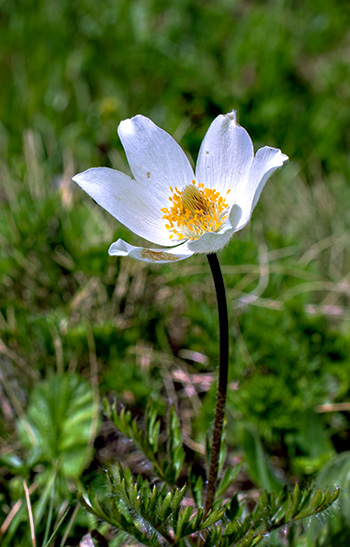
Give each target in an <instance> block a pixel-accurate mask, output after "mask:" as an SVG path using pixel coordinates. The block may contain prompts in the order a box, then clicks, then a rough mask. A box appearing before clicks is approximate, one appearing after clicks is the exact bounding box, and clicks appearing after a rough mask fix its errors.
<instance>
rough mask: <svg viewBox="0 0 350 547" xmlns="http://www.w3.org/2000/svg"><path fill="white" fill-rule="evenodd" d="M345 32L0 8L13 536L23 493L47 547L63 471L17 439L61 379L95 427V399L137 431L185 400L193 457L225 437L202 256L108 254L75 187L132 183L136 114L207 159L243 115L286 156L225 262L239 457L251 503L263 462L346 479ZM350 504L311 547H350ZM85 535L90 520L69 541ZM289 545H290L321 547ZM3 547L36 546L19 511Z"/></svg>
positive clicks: (63, 488) (222, 4) (231, 423)
mask: <svg viewBox="0 0 350 547" xmlns="http://www.w3.org/2000/svg"><path fill="white" fill-rule="evenodd" d="M349 20H350V10H349V6H348V2H345V1H340V2H337V3H334V2H331V1H330V0H319V1H315V0H313V1H312V0H307V1H304V2H291V1H289V2H288V1H279V0H274V1H271V2H267V3H264V4H262V3H260V2H257V1H252V2H250V3H246V2H239V1H229V0H218V1H217V2H215V3H214V2H210V1H206V2H201V1H199V0H198V1H194V0H179V1H178V2H176V3H174V2H170V1H169V0H153V1H152V0H136V1H133V2H131V1H127V0H124V1H122V0H121V1H112V0H108V1H106V2H104V3H103V4H96V3H95V2H93V1H90V0H79V1H77V2H68V1H66V0H62V1H60V2H54V1H50V0H39V1H37V2H28V1H27V2H23V1H20V0H18V1H15V2H6V0H3V1H0V72H1V74H2V82H3V84H2V89H1V94H0V112H1V116H0V119H1V122H0V154H1V163H0V283H1V289H0V359H1V361H0V363H1V365H0V366H1V393H0V400H1V403H0V436H1V441H0V465H1V466H2V471H4V473H3V475H2V476H3V478H1V479H0V487H1V488H0V527H1V524H2V523H3V522H4V520H5V519H6V517H7V516H8V515H9V513H10V510H11V508H12V507H13V506H14V504H15V503H16V502H17V501H18V500H21V499H22V500H24V494H23V485H22V481H23V479H25V480H26V481H27V484H28V486H30V485H32V486H33V487H34V486H35V488H34V491H33V500H32V501H33V509H34V513H35V515H34V516H35V519H36V522H37V534H38V537H39V544H40V541H42V540H43V537H44V533H45V526H46V520H45V519H47V507H46V502H47V500H48V499H49V496H50V491H49V488H50V487H49V486H47V484H49V485H50V484H52V483H50V481H49V482H48V483H47V484H46V487H45V484H44V482H45V481H44V480H42V478H41V476H43V477H51V480H52V481H53V477H54V470H55V463H54V461H53V460H52V461H51V463H48V461H47V459H45V457H44V456H45V450H42V452H40V454H39V456H40V458H41V459H40V458H39V460H38V459H36V457H37V456H38V454H36V456H35V457H34V456H33V455H32V453H31V451H30V450H29V447H28V442H26V441H25V438H24V436H23V435H24V434H23V424H27V433H28V423H29V424H30V416H31V415H32V414H31V413H32V412H34V410H35V405H36V404H39V402H38V401H40V400H41V399H40V397H39V395H38V393H39V392H40V393H45V389H47V382H49V381H51V380H50V378H53V377H55V378H57V377H61V378H68V377H69V375H73V376H72V377H74V378H78V380H77V381H78V382H81V386H82V387H81V388H80V389H82V390H83V389H84V386H86V385H88V384H87V381H88V382H89V383H90V385H91V397H92V399H93V401H94V409H95V410H94V412H93V413H92V415H93V416H96V408H97V407H96V405H97V400H98V397H101V396H102V395H104V394H115V395H116V396H117V397H118V399H119V400H120V401H124V403H126V404H127V405H130V407H131V408H132V409H133V412H135V413H136V414H138V413H140V414H142V409H143V408H144V407H145V405H146V403H147V400H148V399H149V397H150V396H153V397H154V398H155V400H156V401H157V405H158V407H159V409H160V410H161V411H162V412H164V413H165V412H166V410H165V409H166V407H167V404H168V400H169V399H174V397H175V399H176V403H177V405H178V408H179V411H180V416H183V419H184V424H185V427H186V435H187V437H188V439H190V441H191V442H193V441H195V442H197V443H199V442H203V440H204V435H205V433H206V431H207V430H208V423H211V422H212V413H213V400H214V393H215V386H213V385H212V379H213V378H214V376H213V375H209V381H207V380H208V374H209V373H213V372H214V371H215V368H216V364H217V351H218V350H217V336H218V327H217V316H216V309H215V295H214V291H213V286H212V281H211V278H210V273H209V269H208V266H207V264H206V261H205V259H204V257H203V256H197V257H193V258H191V259H190V260H188V261H185V262H182V263H178V264H174V265H171V266H169V265H165V266H159V265H158V266H157V265H155V266H153V267H148V266H147V265H145V264H142V263H137V262H133V261H131V260H129V259H124V260H120V259H114V258H113V259H112V258H109V257H108V255H107V249H108V246H109V244H110V243H111V242H112V241H113V240H114V239H116V238H117V237H123V238H127V239H128V241H130V242H136V241H137V239H136V237H135V236H133V235H132V234H129V233H128V232H127V230H126V229H125V228H123V227H122V226H120V225H118V223H117V222H116V221H114V220H113V219H111V218H110V217H109V216H108V214H107V213H105V212H104V211H102V210H101V209H100V208H98V206H96V205H94V204H93V202H92V201H91V200H90V199H89V198H88V197H87V196H86V195H84V194H83V193H82V192H81V191H80V190H79V189H78V188H77V187H75V186H74V183H72V182H71V177H72V175H73V174H75V173H76V172H78V171H80V170H83V169H86V168H88V167H90V166H93V165H106V166H112V167H115V168H118V169H121V170H125V171H127V170H128V167H127V165H126V162H125V157H124V153H123V151H122V147H121V144H120V142H119V140H118V138H117V134H116V128H117V126H118V124H119V122H120V121H121V120H122V119H124V118H126V117H130V116H133V115H135V114H137V113H142V114H144V115H147V116H149V117H150V118H151V119H152V120H153V121H154V122H155V123H157V124H158V125H160V126H161V127H163V128H164V129H165V130H167V131H169V132H170V133H171V134H173V135H174V136H175V138H176V139H177V140H178V141H179V142H180V143H181V145H182V146H183V147H184V149H185V150H186V151H188V152H189V153H190V154H191V155H192V157H193V158H194V159H195V158H196V154H197V152H198V149H199V145H200V142H201V139H202V138H203V136H204V134H205V131H206V130H207V128H208V126H209V124H210V122H211V121H212V119H213V118H214V117H215V116H216V115H217V114H219V113H224V112H228V111H230V110H231V109H232V108H235V109H237V110H238V115H239V120H240V123H241V124H242V125H243V126H244V127H245V128H246V129H247V130H248V131H249V133H250V134H251V136H252V138H253V140H254V144H255V147H256V148H259V147H260V146H263V145H271V146H276V147H278V148H281V149H282V151H283V152H285V153H286V154H288V155H289V157H290V163H289V164H288V165H287V166H285V167H284V168H283V170H281V171H278V172H277V174H275V175H274V177H273V179H272V180H271V181H269V183H268V185H267V187H266V189H265V190H264V193H263V195H262V198H261V200H260V202H259V205H258V207H257V208H256V211H255V212H254V216H253V219H252V222H251V224H250V225H249V226H248V227H247V228H246V229H244V231H243V232H242V233H241V234H239V235H238V236H237V237H235V238H234V240H232V241H231V242H230V244H229V245H228V246H227V248H226V249H225V250H223V251H222V252H221V253H220V257H219V258H220V261H221V264H222V267H223V272H224V275H225V282H226V285H227V292H228V299H229V314H230V329H231V330H230V334H231V362H230V380H231V389H230V394H229V403H228V411H227V416H228V424H227V439H228V442H229V445H230V447H231V448H232V450H233V453H234V455H235V457H242V456H243V457H245V459H246V461H247V465H246V466H245V470H244V474H243V476H242V480H241V481H240V485H241V486H242V488H244V489H247V490H248V491H249V492H252V491H253V489H254V488H260V487H262V486H264V485H263V481H262V477H259V474H257V472H256V469H255V468H254V465H252V464H249V462H252V461H254V457H258V456H257V455H256V454H255V453H253V454H252V453H248V452H247V450H248V451H249V450H252V449H251V448H250V449H249V447H252V446H255V447H259V446H262V447H263V452H264V458H265V459H266V461H267V462H268V465H270V466H272V468H273V469H274V471H275V472H276V473H277V475H278V476H279V477H282V478H283V481H286V482H291V483H293V482H294V481H295V480H296V479H300V478H313V477H316V476H317V473H319V472H320V473H321V474H320V477H321V478H322V477H323V476H322V469H323V468H324V465H325V464H326V462H328V463H327V465H328V466H331V465H332V462H333V461H334V462H335V464H334V466H335V467H334V469H336V470H337V469H338V467H337V466H339V465H340V464H339V463H338V460H337V457H340V456H342V454H340V456H337V454H338V453H344V451H346V449H347V447H348V442H349V415H348V410H349V409H347V410H346V411H344V410H341V408H342V407H339V406H337V405H338V404H343V403H347V402H348V400H349V390H350V380H349V378H350V360H349V354H350V351H349V350H350V337H349V334H348V333H349V328H348V327H349V319H350V315H349V311H348V306H349V275H348V272H349V267H350V253H349V229H350V213H349V208H348V203H349V199H350V189H349V188H350V187H349V177H350V161H349V157H350V156H349V149H350V133H349V126H350V109H349V104H350V85H349V81H350V69H349V62H348V51H349V45H350V44H349V32H348V29H349ZM195 352H197V353H195ZM201 377H202V380H200V378H201ZM198 378H199V379H198ZM210 380H211V381H210ZM59 381H60V380H57V382H59ZM62 381H64V380H62ZM38 386H39V387H38ZM40 386H41V387H40ZM189 386H190V387H191V389H192V391H191V393H192V397H191V398H189V397H188V393H189V391H188V390H189ZM38 390H39V391H38ZM40 390H41V391H40ZM33 394H34V395H33ZM35 394H37V395H35ZM33 397H34V399H33ZM35 397H36V398H37V401H35ZM325 405H328V407H325ZM33 408H34V410H33ZM327 409H328V410H327ZM325 410H326V411H325ZM35 411H36V410H35ZM62 416H63V415H62ZM62 416H61V421H62V424H64V423H65V419H66V418H67V419H68V417H67V416H66V415H65V416H63V417H62ZM94 419H95V418H94ZM57 424H58V422H57V423H56V425H57ZM310 424H312V427H311V425H310ZM95 426H96V422H95ZM247 431H248V432H250V433H249V434H250V435H252V438H254V439H255V440H254V443H255V444H254V443H252V442H251V443H246V442H245V441H244V439H247V435H248V433H247ZM315 431H317V435H313V436H312V435H311V434H312V432H315ZM85 434H86V431H85V433H84V435H85ZM84 435H83V434H82V437H81V439H80V441H81V445H83V444H84V442H85V448H86V442H87V441H86V435H85V436H84ZM106 435H107V434H106V433H105V431H104V430H103V429H102V433H101V435H100V437H99V441H98V442H97V444H96V446H97V449H96V451H95V454H93V453H92V452H91V451H90V452H89V450H87V451H85V452H84V451H83V448H82V449H81V450H82V451H81V452H79V449H77V453H76V458H77V461H79V462H80V461H84V462H85V466H86V468H87V470H86V471H85V474H84V475H82V473H81V470H80V469H79V473H78V472H77V473H76V474H75V476H74V477H73V478H72V477H71V476H69V477H68V478H67V477H65V475H64V473H63V475H60V476H59V477H58V479H57V480H58V483H57V487H56V491H55V515H54V519H56V517H58V515H59V514H60V509H62V508H63V507H64V506H65V504H67V505H68V506H70V507H72V511H73V508H74V503H75V490H76V488H77V487H78V486H79V485H80V484H81V483H87V482H89V481H91V480H92V478H93V479H94V480H98V479H96V477H95V476H94V465H105V463H106V461H108V460H112V459H113V458H115V457H118V452H117V453H116V452H115V450H114V449H113V448H110V450H109V449H108V445H107V449H106V448H104V450H101V446H100V445H101V442H102V443H105V444H106V443H107V440H109V437H108V435H107V436H106ZM310 438H312V439H313V440H312V442H310ZM40 439H42V436H41V437H40ZM101 439H102V441H101ZM76 440H77V443H78V445H79V438H78V439H76ZM40 442H41V441H40ZM89 443H90V445H89V446H90V448H91V446H92V445H91V443H92V440H91V439H90V440H89ZM259 443H262V444H261V445H260V444H259ZM34 444H35V443H34ZM79 446H80V445H79ZM191 446H192V445H191ZM247 447H248V448H247ZM57 450H58V452H57V454H56V456H57V458H58V459H59V458H60V457H61V456H62V454H61V452H60V450H61V449H57ZM259 450H260V448H259V449H257V452H258V453H259V454H261V451H260V452H259ZM63 452H64V451H63ZM101 454H102V455H101ZM17 456H18V457H20V460H21V461H19V460H16V457H17ZM39 456H38V457H39ZM62 457H63V456H62ZM196 457H197V458H198V459H199V460H200V456H199V455H197V456H196ZM84 458H86V459H85V460H84ZM264 461H265V460H264ZM344 461H345V460H344ZM344 461H343V460H342V463H341V469H340V471H339V474H338V476H339V477H340V476H341V477H343V474H344V473H345V472H346V471H347V469H348V467H347V468H346V465H349V462H348V460H347V463H346V462H345V463H344ZM91 462H92V463H91ZM96 462H98V463H96ZM101 462H102V463H101ZM89 465H90V467H89ZM38 466H39V467H38ZM344 466H345V467H344ZM332 469H333V468H332ZM334 469H333V471H332V472H331V473H330V475H332V477H333V475H334V477H336V476H337V475H336V471H334ZM344 469H345V470H344ZM43 472H45V473H46V475H45V473H44V474H43V475H42V473H43ZM332 473H333V474H332ZM320 480H321V479H320ZM322 480H324V477H323V479H322ZM334 480H336V479H334ZM61 481H63V482H61ZM65 481H66V483H65ZM249 481H250V482H249ZM64 483H65V484H64ZM67 485H68V488H67ZM346 488H348V487H346ZM346 494H348V492H347V491H346ZM343 503H344V506H343V508H342V510H341V511H340V512H338V513H339V515H340V516H339V519H340V520H339V519H338V520H337V522H338V521H339V523H340V524H339V525H338V527H337V526H336V525H335V524H334V522H335V521H336V517H333V519H335V520H333V521H332V522H333V524H329V522H328V520H327V518H326V517H325V519H324V526H323V528H322V527H319V528H320V530H319V529H317V530H318V531H317V533H318V534H319V535H320V540H319V541H320V543H319V545H332V541H333V539H332V538H338V539H337V540H336V541H337V545H343V544H344V545H346V544H347V543H346V537H347V534H349V529H348V527H347V526H348V524H347V525H346V522H345V521H344V522H343V521H341V519H342V518H343V515H344V514H345V511H346V509H344V507H345V508H346V507H347V505H346V504H347V503H348V501H347V498H346V496H344V502H343ZM71 504H73V505H71ZM63 512H64V511H63V509H62V514H63ZM68 520H69V517H68ZM343 520H344V519H343ZM345 520H346V519H345ZM88 524H90V525H97V523H91V522H90V523H88V517H87V516H86V515H84V514H82V513H81V512H80V513H79V514H78V516H77V518H76V520H74V522H72V526H71V528H69V529H68V536H69V539H67V543H66V544H67V545H68V544H69V545H77V544H79V541H80V539H81V537H82V536H83V535H84V533H86V530H87V528H88ZM66 526H67V522H65V523H64V524H63V527H62V530H59V532H58V535H59V538H60V539H59V540H57V541H58V543H57V544H59V541H63V540H62V538H63V534H64V531H65V530H66ZM18 531H20V533H18ZM51 531H52V530H51ZM60 534H61V535H60ZM293 534H294V535H293ZM293 534H292V533H290V538H291V539H290V543H288V545H291V546H299V545H300V546H304V545H305V546H306V545H314V543H312V540H310V538H309V539H307V535H305V534H304V535H303V533H302V529H299V531H298V532H295V533H293ZM342 537H344V538H345V539H344V543H341V541H343V540H342V539H341V538H342ZM293 538H294V539H293ZM339 538H340V539H339ZM2 541H4V545H13V546H14V547H20V546H22V545H23V546H27V545H29V544H30V536H29V525H28V517H27V512H26V508H25V504H24V503H22V508H21V509H19V510H18V512H17V514H16V515H15V517H14V518H13V520H12V521H11V524H10V525H9V528H7V529H6V533H5V534H4V536H3V539H2ZM110 541H111V545H112V544H113V543H112V539H111V540H110ZM271 541H275V540H273V539H271ZM276 541H277V542H278V541H280V540H276ZM307 541H309V543H307ZM310 541H311V543H310ZM334 541H335V540H334ZM11 542H12V543H11ZM274 544H276V545H277V544H279V543H274Z"/></svg>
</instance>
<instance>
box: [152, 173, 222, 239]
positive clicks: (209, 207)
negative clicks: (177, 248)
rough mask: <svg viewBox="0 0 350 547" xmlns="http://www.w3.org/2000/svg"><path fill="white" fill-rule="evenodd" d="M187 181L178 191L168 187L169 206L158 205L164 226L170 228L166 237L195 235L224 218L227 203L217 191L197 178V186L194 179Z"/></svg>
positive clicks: (216, 226)
mask: <svg viewBox="0 0 350 547" xmlns="http://www.w3.org/2000/svg"><path fill="white" fill-rule="evenodd" d="M191 182H192V184H188V185H187V186H185V188H184V189H183V190H182V191H180V190H178V188H177V187H176V186H175V188H174V189H173V188H172V187H170V191H171V193H172V195H171V196H170V197H169V200H170V201H171V202H172V204H171V205H170V207H169V209H168V208H166V207H165V208H163V209H161V212H162V213H164V216H163V217H162V218H163V219H164V220H166V221H167V224H165V228H166V229H167V230H171V231H172V233H171V235H169V238H170V239H172V238H173V237H174V236H176V237H177V239H178V241H181V240H182V239H184V238H185V239H191V240H194V239H198V238H199V237H201V236H202V235H203V234H205V233H207V232H217V231H218V230H219V229H220V228H221V226H222V225H223V224H224V223H225V222H226V220H227V217H228V212H229V206H228V204H227V202H226V201H225V198H223V197H222V196H221V195H220V192H218V191H217V190H215V189H211V188H205V186H204V184H203V183H201V182H200V183H198V186H196V181H195V180H192V181H191ZM229 192H230V190H228V191H227V192H226V195H227V194H228V193H229ZM174 226H176V228H174Z"/></svg>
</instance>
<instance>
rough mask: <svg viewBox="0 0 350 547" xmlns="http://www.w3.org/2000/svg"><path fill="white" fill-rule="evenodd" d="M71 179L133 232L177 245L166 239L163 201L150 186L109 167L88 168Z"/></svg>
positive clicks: (157, 242)
mask: <svg viewBox="0 0 350 547" xmlns="http://www.w3.org/2000/svg"><path fill="white" fill-rule="evenodd" d="M73 180H74V181H75V182H76V183H77V184H79V186H80V187H81V188H82V189H83V190H85V192H87V193H88V194H89V195H90V196H91V197H92V198H93V199H94V200H95V201H96V202H97V203H98V204H99V205H101V207H103V208H104V209H106V211H108V212H109V213H110V214H111V215H112V216H114V217H115V218H116V219H117V220H119V222H121V223H122V224H124V226H126V227H127V228H129V230H131V231H132V232H135V234H137V235H139V236H141V237H143V238H145V239H148V240H149V241H152V242H153V243H156V244H157V245H169V246H173V245H176V242H174V243H173V244H172V243H171V240H169V233H168V231H167V230H166V228H165V222H164V219H163V218H162V216H163V213H162V212H161V210H160V209H161V208H162V207H163V206H164V204H163V202H162V200H160V198H159V196H158V195H157V193H155V192H153V191H152V188H150V187H145V186H144V185H142V184H140V183H139V182H137V181H135V180H134V179H132V178H130V177H129V176H128V175H125V174H124V173H121V172H120V171H116V170H115V169H109V168H108V167H96V168H92V169H88V170H87V171H84V172H83V173H79V174H78V175H75V177H73Z"/></svg>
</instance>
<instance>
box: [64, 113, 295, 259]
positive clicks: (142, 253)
mask: <svg viewBox="0 0 350 547" xmlns="http://www.w3.org/2000/svg"><path fill="white" fill-rule="evenodd" d="M118 133H119V137H120V140H121V141H122V144H123V146H124V149H125V153H126V156H127V159H128V161H129V165H130V168H131V171H132V174H133V178H131V177H129V176H128V175H125V174H124V173H121V172H120V171H116V170H114V169H109V168H107V167H98V168H92V169H88V170H87V171H84V173H80V174H79V175H76V176H75V177H73V180H74V181H75V182H77V183H78V184H79V186H81V188H83V190H85V191H86V192H87V193H88V194H89V195H90V196H91V197H92V198H93V199H94V200H95V201H96V202H97V203H98V204H99V205H101V206H102V207H104V208H105V209H106V210H107V211H108V212H109V213H110V214H111V215H112V216H114V217H115V218H116V219H117V220H119V222H121V223H122V224H124V225H125V226H126V227H127V228H129V230H131V231H132V232H135V234H137V235H139V236H141V237H142V238H145V239H147V240H149V241H151V242H152V243H155V244H156V245H159V246H160V247H158V248H154V249H148V248H146V247H134V246H133V245H130V244H129V243H126V242H125V241H123V240H122V239H118V240H117V241H116V242H114V243H112V245H111V246H110V249H109V254H110V255H119V256H130V257H133V258H136V259H138V260H142V261H144V262H159V263H161V262H174V261H177V260H183V259H184V258H188V257H189V256H191V255H193V254H194V253H206V254H208V253H213V252H216V251H218V250H219V249H221V248H222V247H224V246H225V245H226V243H227V242H228V241H229V240H230V238H231V237H232V235H233V234H234V233H235V232H238V230H241V229H242V228H243V227H244V226H245V225H246V224H247V223H248V222H249V220H250V217H251V215H252V212H253V209H254V207H255V205H256V203H257V201H258V199H259V196H260V194H261V191H262V189H263V187H264V186H265V183H266V181H267V179H268V178H269V177H270V176H271V175H272V173H273V172H274V171H275V170H276V169H277V168H278V167H281V166H282V165H283V163H284V162H285V161H286V160H287V159H288V157H287V156H286V155H285V154H282V152H281V151H280V150H277V149H276V148H270V147H268V146H265V147H264V148H260V150H258V151H257V153H256V155H255V156H254V149H253V143H252V141H251V139H250V137H249V135H248V133H247V131H246V130H245V129H243V127H240V125H239V124H238V123H237V121H236V114H235V112H231V113H229V114H226V115H220V116H218V117H217V118H216V119H215V120H214V121H213V123H212V124H211V126H210V127H209V129H208V132H207V134H206V135H205V137H204V140H203V142H202V145H201V148H200V150H199V154H198V160H197V166H196V172H195V173H194V172H193V169H192V167H191V164H190V162H189V160H188V159H187V157H186V155H185V153H184V152H183V150H182V149H181V148H180V146H179V145H178V144H177V142H176V141H175V140H174V139H173V138H172V137H171V136H170V135H169V134H168V133H166V132H165V131H163V130H162V129H160V128H159V127H157V126H156V125H155V124H154V123H153V122H151V120H149V119H148V118H145V117H144V116H140V115H139V116H135V117H134V118H131V119H129V120H124V121H123V122H121V124H120V125H119V128H118Z"/></svg>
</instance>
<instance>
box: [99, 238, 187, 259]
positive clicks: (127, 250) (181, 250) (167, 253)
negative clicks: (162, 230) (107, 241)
mask: <svg viewBox="0 0 350 547" xmlns="http://www.w3.org/2000/svg"><path fill="white" fill-rule="evenodd" d="M108 253H109V254H110V255H111V256H130V257H131V258H136V260H141V261H142V262H152V263H155V262H156V263H158V264H164V263H166V262H177V261H179V260H184V259H185V258H189V257H190V256H192V255H193V254H194V252H193V251H191V250H189V249H187V248H186V246H185V245H179V246H178V247H176V248H173V249H169V248H163V249H147V248H146V247H134V246H133V245H130V244H129V243H126V241H124V240H123V239H118V240H117V241H115V242H114V243H112V245H111V246H110V248H109V250H108Z"/></svg>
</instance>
